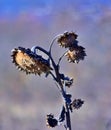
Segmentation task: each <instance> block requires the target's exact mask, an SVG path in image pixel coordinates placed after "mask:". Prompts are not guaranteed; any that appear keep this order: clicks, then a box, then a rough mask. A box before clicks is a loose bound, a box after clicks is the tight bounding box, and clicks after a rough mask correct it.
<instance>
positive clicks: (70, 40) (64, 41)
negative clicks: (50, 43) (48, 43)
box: [57, 32, 78, 48]
mask: <svg viewBox="0 0 111 130" xmlns="http://www.w3.org/2000/svg"><path fill="white" fill-rule="evenodd" d="M77 37H78V35H77V34H75V33H74V32H65V33H64V34H62V35H60V37H59V38H58V40H57V42H58V44H59V45H60V46H62V47H65V48H67V47H71V46H72V45H73V46H77V41H76V39H77Z"/></svg>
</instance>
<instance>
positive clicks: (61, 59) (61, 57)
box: [58, 51, 67, 65]
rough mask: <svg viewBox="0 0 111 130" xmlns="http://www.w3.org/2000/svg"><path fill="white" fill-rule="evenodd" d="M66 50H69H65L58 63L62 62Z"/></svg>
mask: <svg viewBox="0 0 111 130" xmlns="http://www.w3.org/2000/svg"><path fill="white" fill-rule="evenodd" d="M66 52H67V51H65V52H64V53H63V54H62V56H61V57H60V58H59V61H58V65H59V64H60V62H61V60H62V59H63V57H64V56H65V54H66Z"/></svg>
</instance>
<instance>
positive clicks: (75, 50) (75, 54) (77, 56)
mask: <svg viewBox="0 0 111 130" xmlns="http://www.w3.org/2000/svg"><path fill="white" fill-rule="evenodd" d="M65 55H66V57H67V59H68V61H69V62H73V63H78V62H79V61H80V60H84V57H85V56H86V53H85V48H84V47H82V46H77V47H71V48H70V49H69V50H68V51H67V52H66V54H65Z"/></svg>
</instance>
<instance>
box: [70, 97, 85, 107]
mask: <svg viewBox="0 0 111 130" xmlns="http://www.w3.org/2000/svg"><path fill="white" fill-rule="evenodd" d="M83 104H84V101H83V100H81V99H75V100H74V101H73V102H72V103H71V106H72V108H74V109H79V108H80V107H81V106H82V105H83Z"/></svg>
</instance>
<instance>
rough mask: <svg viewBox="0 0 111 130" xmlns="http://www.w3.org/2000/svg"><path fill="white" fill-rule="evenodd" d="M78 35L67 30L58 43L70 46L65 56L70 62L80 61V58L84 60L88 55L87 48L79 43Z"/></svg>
mask: <svg viewBox="0 0 111 130" xmlns="http://www.w3.org/2000/svg"><path fill="white" fill-rule="evenodd" d="M77 37H78V35H77V34H75V33H74V32H65V33H64V34H62V35H60V36H59V37H58V40H57V42H58V44H59V45H60V46H62V47H65V48H68V51H67V52H66V54H65V56H66V57H67V59H68V61H69V62H73V63H78V62H79V61H80V60H84V57H85V56H86V53H85V48H84V47H82V46H79V45H78V41H77Z"/></svg>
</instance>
